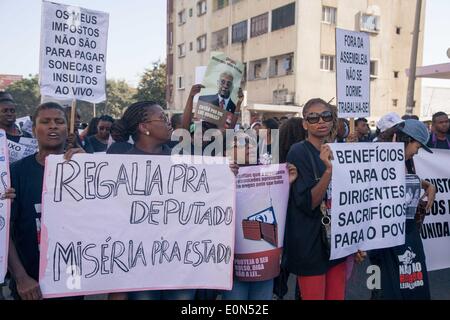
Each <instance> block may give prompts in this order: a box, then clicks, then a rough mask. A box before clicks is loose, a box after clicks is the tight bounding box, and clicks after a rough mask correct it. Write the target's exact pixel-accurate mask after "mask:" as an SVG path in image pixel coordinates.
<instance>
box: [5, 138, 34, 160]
mask: <svg viewBox="0 0 450 320" xmlns="http://www.w3.org/2000/svg"><path fill="white" fill-rule="evenodd" d="M22 139H24V138H21V139H20V140H19V141H21V140H22ZM31 140H34V139H30V141H28V140H26V142H29V143H32V141H31ZM8 149H9V161H10V163H13V162H16V161H19V160H21V159H23V158H25V157H28V156H30V155H32V154H35V153H36V152H37V150H38V148H37V146H34V145H31V144H30V145H25V144H20V143H16V142H14V141H11V140H8Z"/></svg>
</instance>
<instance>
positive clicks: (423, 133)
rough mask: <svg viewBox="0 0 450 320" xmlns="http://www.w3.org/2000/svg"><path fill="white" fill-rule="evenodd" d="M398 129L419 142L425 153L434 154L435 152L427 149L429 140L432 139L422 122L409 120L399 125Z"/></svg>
mask: <svg viewBox="0 0 450 320" xmlns="http://www.w3.org/2000/svg"><path fill="white" fill-rule="evenodd" d="M398 129H399V130H400V131H401V132H403V133H404V134H407V135H408V136H410V137H411V138H413V139H414V140H416V141H417V142H419V143H420V144H421V145H422V148H424V149H425V151H428V152H429V153H433V151H431V150H430V148H428V147H427V143H428V140H429V139H430V133H429V132H428V129H427V126H426V125H424V124H423V123H422V122H420V121H419V120H414V119H408V120H405V122H403V123H401V124H399V126H398Z"/></svg>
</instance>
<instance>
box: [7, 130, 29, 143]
mask: <svg viewBox="0 0 450 320" xmlns="http://www.w3.org/2000/svg"><path fill="white" fill-rule="evenodd" d="M20 138H33V136H32V135H31V134H29V133H28V132H25V131H23V132H22V134H21V135H19V136H12V135H10V134H6V139H8V140H10V141H13V142H15V143H19V141H20Z"/></svg>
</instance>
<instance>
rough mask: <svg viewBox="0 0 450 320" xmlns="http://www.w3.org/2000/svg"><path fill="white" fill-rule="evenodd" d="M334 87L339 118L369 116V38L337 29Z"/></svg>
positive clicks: (364, 34)
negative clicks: (335, 87)
mask: <svg viewBox="0 0 450 320" xmlns="http://www.w3.org/2000/svg"><path fill="white" fill-rule="evenodd" d="M336 86H337V101H338V105H337V107H338V114H339V118H357V117H368V116H370V37H369V35H368V34H367V33H364V32H354V31H348V30H343V29H336Z"/></svg>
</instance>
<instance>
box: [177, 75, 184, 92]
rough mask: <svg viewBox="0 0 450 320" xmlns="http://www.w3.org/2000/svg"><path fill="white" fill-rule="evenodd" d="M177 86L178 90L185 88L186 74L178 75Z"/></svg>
mask: <svg viewBox="0 0 450 320" xmlns="http://www.w3.org/2000/svg"><path fill="white" fill-rule="evenodd" d="M177 87H178V90H183V89H184V76H178V79H177Z"/></svg>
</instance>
